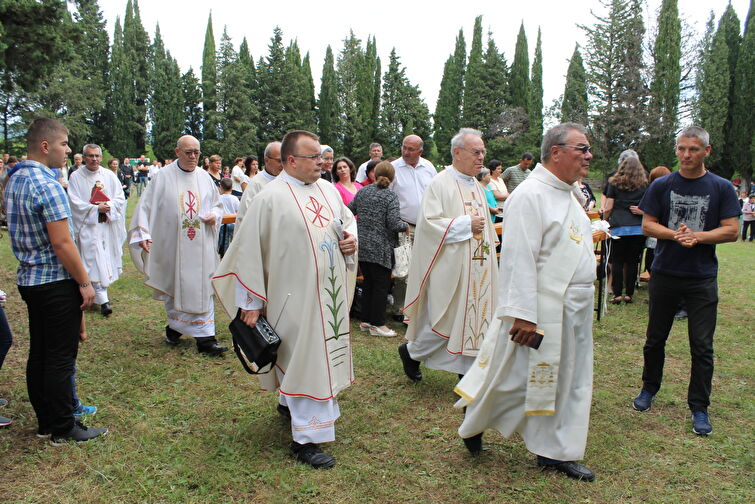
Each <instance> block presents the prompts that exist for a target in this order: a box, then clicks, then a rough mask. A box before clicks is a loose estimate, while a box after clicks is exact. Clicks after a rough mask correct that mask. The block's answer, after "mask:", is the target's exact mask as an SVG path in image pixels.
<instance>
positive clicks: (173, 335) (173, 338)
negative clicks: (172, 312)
mask: <svg viewBox="0 0 755 504" xmlns="http://www.w3.org/2000/svg"><path fill="white" fill-rule="evenodd" d="M180 339H181V333H180V332H178V331H175V330H173V329H171V328H170V326H165V344H166V345H170V346H177V345H178V342H179V340H180Z"/></svg>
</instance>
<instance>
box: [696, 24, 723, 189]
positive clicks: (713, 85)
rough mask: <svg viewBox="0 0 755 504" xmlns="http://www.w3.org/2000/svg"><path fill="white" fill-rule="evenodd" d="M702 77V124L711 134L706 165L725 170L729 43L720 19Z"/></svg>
mask: <svg viewBox="0 0 755 504" xmlns="http://www.w3.org/2000/svg"><path fill="white" fill-rule="evenodd" d="M701 70H702V75H701V77H700V86H701V87H700V89H699V92H700V97H699V114H700V116H699V120H700V126H702V127H703V128H705V129H706V130H707V131H708V133H709V134H710V145H711V146H712V147H713V148H712V149H711V153H710V156H709V157H708V158H707V159H706V161H705V165H706V167H707V168H709V169H710V170H712V171H713V172H715V173H717V174H721V173H724V172H725V169H724V168H723V167H722V166H721V150H722V148H723V145H724V139H725V136H724V127H725V125H726V117H727V114H728V110H729V81H730V75H729V71H728V70H729V47H728V46H727V45H726V34H725V28H722V26H721V24H720V23H719V26H718V30H716V33H715V35H713V40H712V42H711V46H710V49H709V50H708V51H706V53H705V54H704V55H703V62H702V68H701Z"/></svg>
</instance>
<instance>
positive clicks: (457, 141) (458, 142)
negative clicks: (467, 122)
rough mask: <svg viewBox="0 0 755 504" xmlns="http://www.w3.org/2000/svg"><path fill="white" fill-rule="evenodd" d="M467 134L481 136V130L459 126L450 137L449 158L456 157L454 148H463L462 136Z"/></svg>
mask: <svg viewBox="0 0 755 504" xmlns="http://www.w3.org/2000/svg"><path fill="white" fill-rule="evenodd" d="M467 135H474V136H476V137H478V138H482V131H480V130H476V129H474V128H461V129H460V130H459V132H458V133H456V134H455V135H454V136H453V138H452V139H451V158H452V159H456V156H454V148H456V147H459V148H462V149H463V148H464V137H465V136H467Z"/></svg>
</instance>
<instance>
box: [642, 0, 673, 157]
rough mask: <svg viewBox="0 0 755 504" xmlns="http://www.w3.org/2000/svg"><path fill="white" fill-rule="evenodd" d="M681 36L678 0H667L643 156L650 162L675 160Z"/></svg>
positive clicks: (662, 12) (656, 52)
mask: <svg viewBox="0 0 755 504" xmlns="http://www.w3.org/2000/svg"><path fill="white" fill-rule="evenodd" d="M681 40H682V25H681V21H680V19H679V9H678V7H677V0H663V3H662V4H661V10H660V13H659V14H658V34H657V35H656V38H655V42H654V44H653V53H652V56H653V69H652V72H653V78H652V79H653V80H652V82H651V84H650V103H649V107H648V132H649V134H650V138H649V140H648V144H647V146H646V147H645V149H643V160H644V161H645V163H646V164H647V165H648V166H657V165H665V166H672V165H673V164H674V160H675V156H674V152H673V150H672V149H671V148H670V146H672V145H673V144H674V137H675V134H676V130H677V127H678V119H677V117H678V112H679V93H680V81H681V74H682V71H681V65H680V58H681V56H682V49H681Z"/></svg>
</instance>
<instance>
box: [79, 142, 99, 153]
mask: <svg viewBox="0 0 755 504" xmlns="http://www.w3.org/2000/svg"><path fill="white" fill-rule="evenodd" d="M89 149H97V150H98V151H100V154H102V147H100V146H99V145H97V144H86V145H85V146H84V147H83V148H82V149H81V150H82V151H83V152H86V151H87V150H89Z"/></svg>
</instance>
